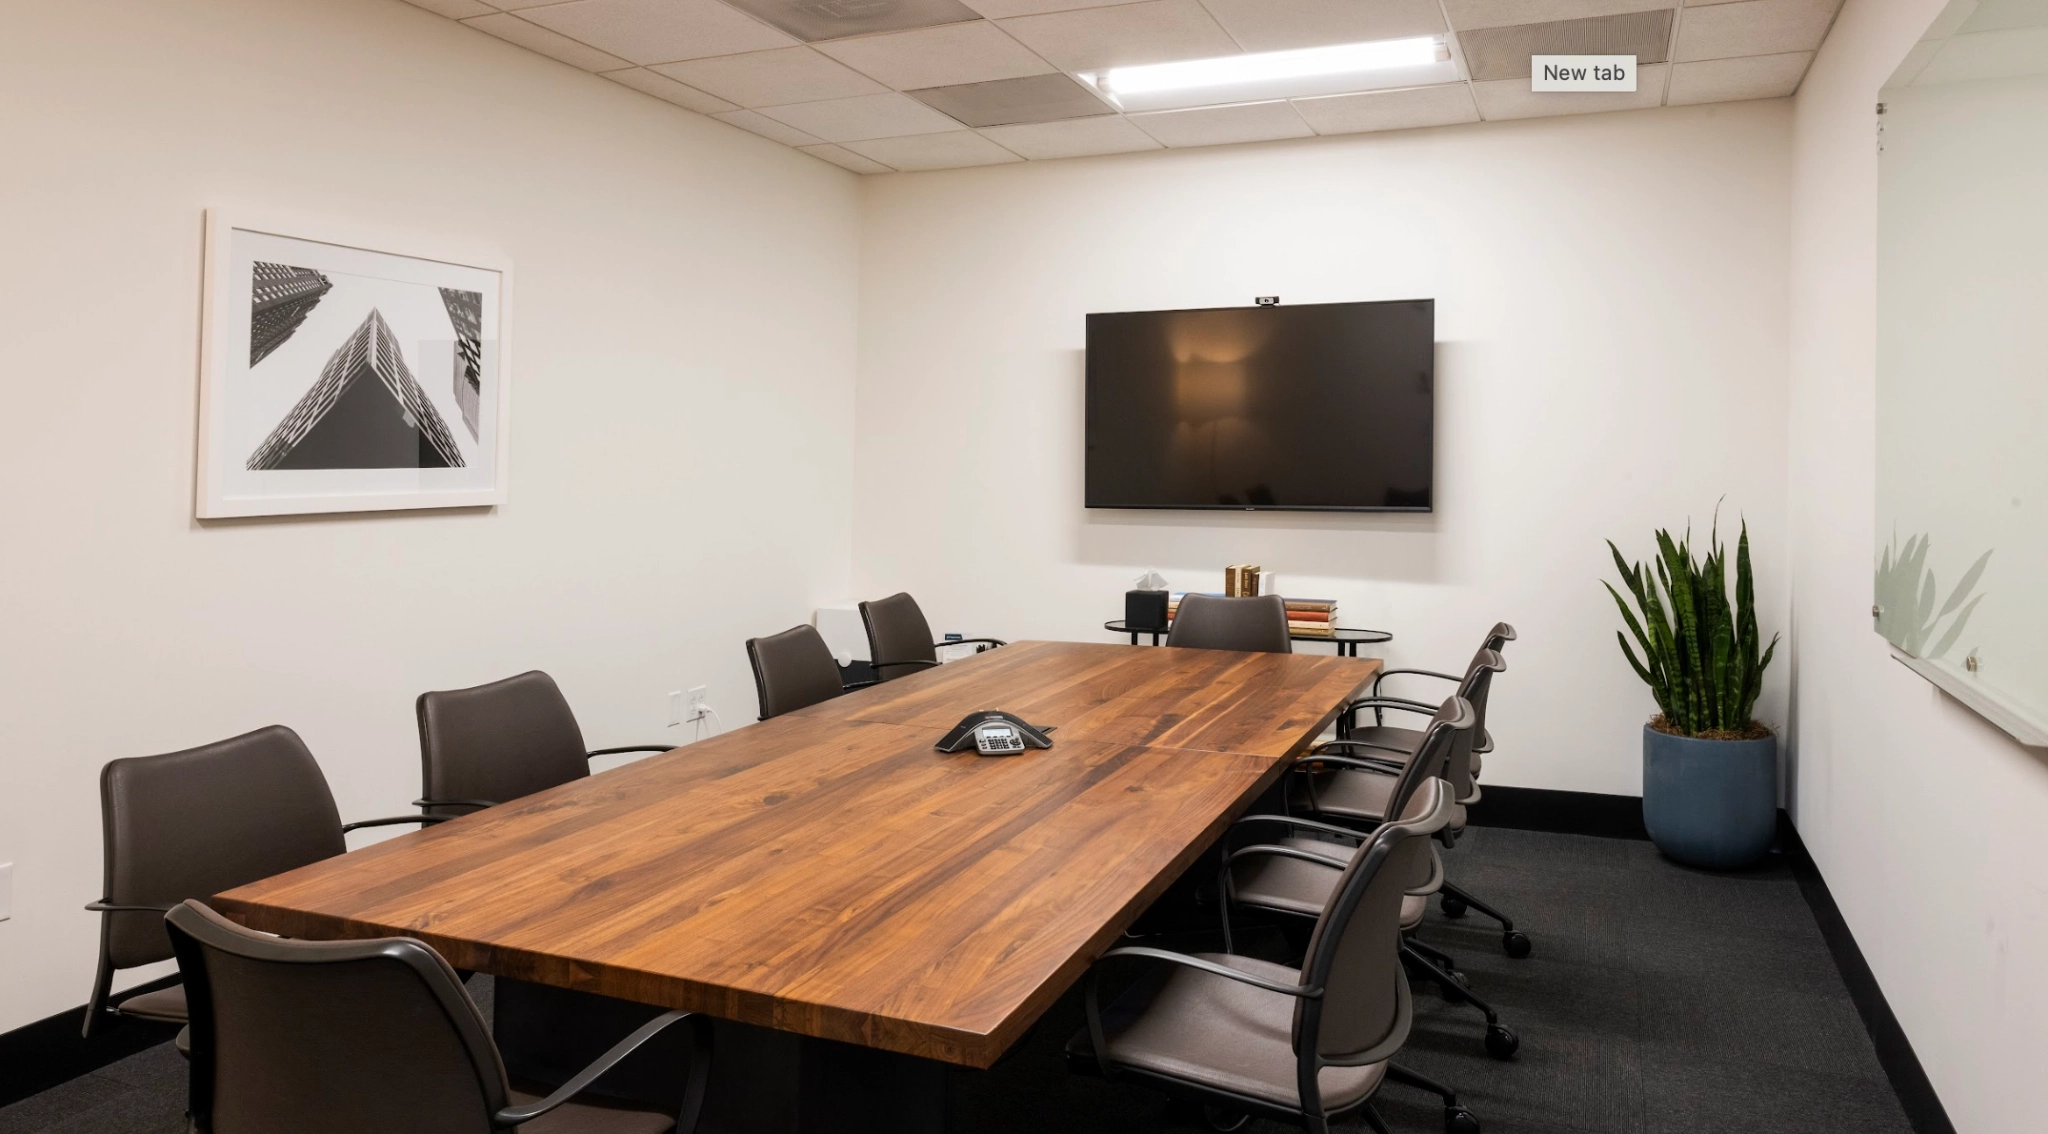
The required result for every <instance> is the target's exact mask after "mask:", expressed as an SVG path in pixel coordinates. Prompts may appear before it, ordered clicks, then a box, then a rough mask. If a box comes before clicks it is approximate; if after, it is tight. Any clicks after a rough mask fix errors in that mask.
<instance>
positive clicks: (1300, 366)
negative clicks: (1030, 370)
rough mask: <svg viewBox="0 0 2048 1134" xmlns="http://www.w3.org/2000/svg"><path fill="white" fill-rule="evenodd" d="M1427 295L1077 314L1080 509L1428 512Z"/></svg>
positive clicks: (1432, 357) (1432, 379) (1431, 350)
mask: <svg viewBox="0 0 2048 1134" xmlns="http://www.w3.org/2000/svg"><path fill="white" fill-rule="evenodd" d="M1435 347H1436V302H1435V301H1434V300H1429V299H1408V300H1396V301H1390V302H1380V303H1315V304H1303V305H1300V306H1294V307H1286V306H1275V307H1212V308H1204V309H1199V310H1191V311H1125V312H1118V313H1115V314H1098V315H1090V316H1088V426H1087V431H1088V437H1087V453H1088V456H1087V462H1088V466H1087V481H1086V483H1087V487H1086V495H1087V506H1088V507H1090V508H1227V509H1240V510H1242V509H1261V508H1270V509H1278V510H1294V511H1360V512H1367V511H1372V512H1378V511H1388V512H1427V511H1429V510H1430V509H1431V504H1432V500H1431V497H1432V488H1433V476H1432V473H1433V469H1434V466H1433V464H1432V460H1433V452H1432V444H1431V442H1432V438H1433V429H1434V417H1435V412H1434V411H1435V393H1434V392H1435V384H1436V353H1435Z"/></svg>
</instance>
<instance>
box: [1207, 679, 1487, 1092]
mask: <svg viewBox="0 0 2048 1134" xmlns="http://www.w3.org/2000/svg"><path fill="white" fill-rule="evenodd" d="M1489 672H1490V671H1489ZM1478 719H1479V717H1478V713H1477V712H1476V711H1475V710H1474V708H1473V707H1472V704H1471V702H1470V701H1468V700H1467V699H1465V698H1464V697H1461V696H1459V695H1457V694H1452V695H1451V696H1450V697H1448V698H1446V699H1445V701H1444V703H1443V704H1442V705H1441V706H1440V707H1439V708H1438V709H1437V711H1436V712H1435V713H1434V714H1433V715H1432V716H1431V718H1430V720H1429V723H1428V724H1427V725H1425V726H1424V728H1423V730H1422V732H1421V735H1422V738H1423V739H1422V743H1421V745H1420V746H1419V747H1418V748H1417V750H1416V752H1415V753H1414V754H1413V757H1412V758H1411V759H1409V760H1407V761H1406V762H1405V763H1403V764H1401V765H1400V766H1399V768H1398V769H1392V770H1379V769H1376V767H1375V765H1373V764H1372V763H1371V762H1369V761H1365V760H1359V759H1357V758H1355V757H1347V756H1340V755H1336V754H1334V753H1332V752H1328V751H1320V750H1314V751H1311V752H1310V753H1309V754H1308V755H1306V756H1303V757H1302V758H1301V764H1302V765H1303V766H1304V769H1303V770H1304V772H1305V773H1306V774H1309V775H1311V776H1313V775H1315V774H1316V773H1314V772H1312V771H1310V770H1309V769H1310V768H1311V767H1313V766H1314V765H1323V766H1324V767H1325V768H1327V767H1329V766H1331V765H1340V762H1341V765H1349V766H1352V767H1355V768H1357V769H1358V770H1357V771H1355V772H1351V773H1349V774H1351V775H1356V776H1359V777H1361V778H1363V777H1370V780H1369V781H1368V783H1369V785H1370V789H1371V790H1372V792H1373V793H1374V794H1373V796H1372V802H1371V803H1370V804H1365V803H1363V802H1361V801H1360V800H1358V799H1356V798H1354V799H1352V800H1350V801H1348V802H1349V803H1351V804H1352V805H1353V807H1354V808H1355V810H1350V811H1348V812H1346V815H1347V817H1349V818H1352V819H1353V820H1354V821H1355V822H1359V821H1364V819H1363V813H1364V812H1365V811H1367V810H1370V811H1371V812H1373V813H1374V814H1376V815H1378V816H1387V815H1400V814H1404V813H1405V809H1406V808H1407V806H1408V801H1409V799H1410V798H1411V797H1412V796H1413V795H1414V793H1415V792H1416V790H1417V789H1418V786H1419V785H1421V784H1423V783H1441V784H1442V785H1443V789H1444V790H1445V791H1446V792H1448V793H1450V794H1451V796H1452V798H1453V799H1454V800H1455V798H1456V789H1455V788H1454V787H1453V786H1452V784H1451V782H1450V780H1449V779H1448V778H1447V775H1446V773H1447V772H1448V771H1449V769H1450V766H1451V765H1452V764H1453V763H1454V762H1455V761H1456V759H1457V757H1458V755H1459V753H1461V752H1463V751H1465V750H1466V749H1467V748H1468V746H1469V745H1470V744H1471V738H1472V734H1473V733H1474V732H1476V731H1477V729H1478ZM1456 809H1457V804H1456V803H1453V804H1452V814H1453V816H1454V817H1455V815H1456ZM1384 821H1385V820H1384V819H1383V818H1381V819H1378V820H1376V821H1371V822H1372V826H1373V827H1375V828H1376V827H1378V826H1379V825H1381V824H1382V823H1384ZM1255 825H1267V826H1274V825H1277V826H1281V827H1285V828H1287V829H1289V830H1290V831H1293V832H1296V833H1295V834H1293V835H1291V836H1289V837H1284V838H1281V839H1279V840H1278V841H1276V842H1270V843H1263V844H1258V845H1253V846H1247V847H1241V848H1238V849H1235V850H1231V849H1228V847H1226V851H1225V854H1224V857H1223V866H1222V874H1221V877H1220V879H1219V884H1218V886H1217V892H1218V896H1219V904H1220V905H1221V906H1222V908H1223V932H1224V940H1225V941H1226V942H1228V941H1229V939H1230V937H1229V935H1230V930H1231V923H1230V905H1231V903H1232V902H1235V903H1236V904H1237V905H1239V906H1244V907H1251V908H1255V909H1265V910H1272V911H1275V912H1278V913H1282V914H1289V915H1294V916H1297V917H1314V916H1316V913H1317V911H1319V910H1320V909H1321V908H1322V906H1323V903H1324V902H1325V901H1326V900H1327V899H1328V897H1329V892H1330V888H1331V887H1332V886H1334V885H1335V884H1336V882H1337V879H1338V877H1339V875H1340V874H1341V872H1342V871H1343V870H1344V868H1345V867H1347V866H1348V865H1350V862H1351V860H1352V858H1353V857H1354V856H1355V855H1356V854H1357V853H1358V852H1357V851H1356V849H1354V848H1353V847H1351V846H1349V845H1347V844H1346V843H1344V842H1342V841H1337V840H1346V839H1364V838H1366V837H1368V835H1369V833H1367V834H1361V832H1360V831H1359V830H1358V829H1356V828H1353V827H1343V826H1338V825H1336V824H1332V823H1322V822H1317V821H1314V820H1308V819H1302V818H1300V817H1298V816H1294V815H1291V814H1290V815H1248V816H1245V817H1244V818H1242V819H1240V820H1238V821H1237V823H1236V824H1234V825H1233V827H1232V830H1233V832H1235V831H1238V830H1242V829H1244V828H1246V827H1251V826H1255ZM1448 826H1449V823H1448V821H1447V822H1446V824H1445V827H1446V829H1448ZM1301 832H1313V833H1314V835H1315V836H1320V837H1306V838H1305V837H1302V834H1301ZM1443 885H1444V869H1443V860H1442V858H1441V857H1440V856H1439V855H1438V854H1437V851H1436V848H1435V847H1433V846H1432V847H1431V848H1429V854H1428V856H1427V857H1426V858H1425V859H1423V860H1422V861H1421V862H1420V863H1418V867H1417V870H1416V872H1415V874H1414V875H1412V876H1411V877H1410V878H1408V879H1407V889H1406V891H1405V897H1404V898H1403V899H1402V905H1401V955H1402V961H1403V963H1404V964H1406V965H1408V966H1409V967H1410V968H1411V969H1413V970H1415V971H1416V972H1417V973H1418V974H1419V975H1420V976H1422V977H1425V978H1427V979H1429V980H1431V981H1433V982H1435V983H1436V984H1437V985H1438V986H1440V987H1441V988H1442V989H1443V990H1444V994H1445V995H1446V996H1447V997H1449V998H1450V999H1452V1000H1457V1001H1462V1002H1464V1003H1467V1004H1470V1005H1471V1006H1473V1007H1474V1008H1476V1009H1478V1010H1479V1012H1480V1013H1481V1014H1482V1015H1484V1016H1485V1017H1486V1032H1485V1035H1484V1039H1485V1044H1486V1050H1487V1053H1488V1054H1490V1055H1492V1056H1493V1057H1494V1058H1496V1059H1512V1058H1513V1057H1514V1055H1515V1053H1516V1052H1517V1051H1518V1050H1520V1049H1521V1046H1522V1041H1521V1037H1519V1036H1517V1035H1516V1034H1515V1033H1514V1031H1513V1030H1512V1029H1510V1028H1509V1027H1507V1026H1506V1025H1505V1024H1502V1023H1501V1022H1500V1014H1499V1012H1498V1011H1496V1010H1495V1009H1494V1007H1493V1005H1491V1004H1489V1003H1488V1002H1487V1001H1486V1000H1484V999H1483V998H1481V997H1480V996H1479V995H1478V994H1476V993H1474V992H1473V991H1472V990H1471V988H1470V987H1469V986H1468V985H1467V984H1466V982H1465V980H1464V978H1463V976H1462V974H1460V973H1459V972H1458V971H1457V966H1456V963H1455V962H1454V961H1453V960H1452V959H1451V957H1450V956H1449V955H1448V954H1446V953H1443V952H1441V951H1440V950H1437V949H1433V948H1431V947H1430V946H1428V945H1426V944H1424V943H1423V942H1422V941H1420V940H1417V939H1416V936H1415V933H1416V930H1417V929H1419V928H1420V927H1421V925H1422V917H1423V914H1424V913H1425V912H1426V910H1427V908H1428V902H1429V897H1430V895H1432V894H1435V893H1437V892H1438V891H1439V890H1440V889H1442V887H1443ZM1226 947H1228V946H1227V945H1226Z"/></svg>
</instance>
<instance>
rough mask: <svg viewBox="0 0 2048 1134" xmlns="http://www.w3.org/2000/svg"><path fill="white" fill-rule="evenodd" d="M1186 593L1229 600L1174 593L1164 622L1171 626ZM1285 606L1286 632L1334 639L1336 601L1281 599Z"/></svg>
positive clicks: (1225, 596) (1211, 592)
mask: <svg viewBox="0 0 2048 1134" xmlns="http://www.w3.org/2000/svg"><path fill="white" fill-rule="evenodd" d="M1188 593H1194V594H1211V595H1215V596H1216V597H1217V598H1231V597H1233V596H1231V595H1218V594H1216V592H1214V591H1195V592H1185V591H1176V592H1174V593H1173V594H1172V595H1169V596H1168V597H1167V600H1166V621H1167V624H1168V625H1172V623H1173V620H1174V618H1175V617H1177V616H1178V615H1179V614H1180V600H1181V599H1182V597H1184V596H1185V595H1186V594H1188ZM1280 601H1282V602H1284V603H1286V604H1287V632H1288V633H1290V634H1293V635H1295V636H1296V637H1300V638H1334V637H1336V636H1337V633H1336V627H1337V600H1335V599H1294V598H1283V599H1281V600H1280Z"/></svg>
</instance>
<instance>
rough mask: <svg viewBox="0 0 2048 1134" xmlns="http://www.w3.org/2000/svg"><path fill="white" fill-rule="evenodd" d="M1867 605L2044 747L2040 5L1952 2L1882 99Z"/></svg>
mask: <svg viewBox="0 0 2048 1134" xmlns="http://www.w3.org/2000/svg"><path fill="white" fill-rule="evenodd" d="M1881 98H1882V103H1883V106H1882V114H1881V116H1880V135H1879V137H1880V158H1879V168H1880V176H1879V212H1878V215H1879V220H1878V342H1877V381H1878V398H1877V519H1878V547H1877V563H1876V579H1875V592H1874V606H1873V615H1874V619H1875V624H1876V627H1877V631H1878V633H1880V634H1882V635H1884V637H1885V638H1886V639H1887V640H1888V641H1890V642H1891V644H1892V645H1893V646H1894V647H1895V648H1896V649H1897V650H1898V652H1899V654H1900V655H1901V658H1900V660H1902V661H1904V662H1905V663H1906V664H1908V665H1910V666H1912V667H1913V668H1914V669H1915V670H1916V671H1918V672H1919V673H1921V674H1923V675H1924V676H1926V677H1927V678H1928V679H1929V680H1931V681H1933V682H1935V683H1936V684H1938V685H1940V686H1941V687H1942V688H1944V689H1946V690H1948V691H1949V692H1951V693H1952V694H1954V695H1955V696H1956V697H1957V698H1958V699H1960V700H1962V701H1963V702H1964V703H1966V704H1968V705H1970V706H1971V707H1972V708H1975V709H1976V710H1977V711H1978V712H1980V713H1983V714H1984V715H1985V716H1986V717H1987V718H1989V719H1991V720H1992V721H1994V722H1996V723H1997V724H1998V725H1999V726H2000V727H2002V728H2004V729H2005V730H2006V731H2008V732H2010V733H2012V734H2013V735H2014V736H2016V737H2018V738H2020V739H2021V740H2023V741H2026V742H2027V743H2029V744H2048V0H1958V2H1957V3H1952V4H1951V5H1949V7H1948V9H1947V10H1946V11H1945V12H1944V13H1943V14H1942V15H1941V17H1939V18H1938V19H1937V20H1936V21H1935V23H1934V25H1933V27H1931V28H1930V29H1929V31H1928V34H1927V37H1926V38H1925V39H1923V40H1922V41H1921V42H1920V43H1919V44H1918V45H1916V46H1915V47H1914V48H1913V50H1912V52H1911V53H1910V54H1908V55H1907V57H1906V60H1905V62H1904V63H1903V64H1902V65H1901V66H1900V68H1899V70H1898V72H1897V73H1896V74H1894V75H1893V76H1892V80H1891V82H1890V84H1888V85H1887V86H1886V88H1885V90H1884V92H1883V94H1882V96H1881Z"/></svg>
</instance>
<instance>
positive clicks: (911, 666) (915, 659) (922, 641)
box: [860, 593, 1009, 681]
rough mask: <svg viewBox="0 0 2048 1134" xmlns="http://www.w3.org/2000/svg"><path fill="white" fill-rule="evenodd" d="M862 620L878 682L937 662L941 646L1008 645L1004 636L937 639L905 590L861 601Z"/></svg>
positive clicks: (989, 646)
mask: <svg viewBox="0 0 2048 1134" xmlns="http://www.w3.org/2000/svg"><path fill="white" fill-rule="evenodd" d="M860 621H861V625H863V626H865V627H867V631H868V657H870V658H872V659H873V660H872V661H870V662H869V663H868V664H869V665H872V666H873V667H874V668H875V680H876V681H893V680H895V679H896V678H899V677H903V676H906V675H908V674H911V673H915V672H917V671H918V670H920V669H930V668H931V667H933V666H935V665H938V664H939V647H941V646H972V645H979V646H981V647H982V649H991V648H994V647H996V646H1007V645H1009V643H1008V642H1005V641H1003V640H1002V639H1001V638H961V639H959V640H957V641H952V642H934V641H932V628H931V624H930V623H928V622H926V621H925V620H924V611H922V610H920V609H918V605H917V600H916V599H914V598H911V597H910V596H909V595H908V594H904V593H897V594H893V595H890V596H889V597H888V598H881V599H875V600H873V601H871V602H864V603H861V604H860ZM976 652H977V653H978V652H980V651H976Z"/></svg>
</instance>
